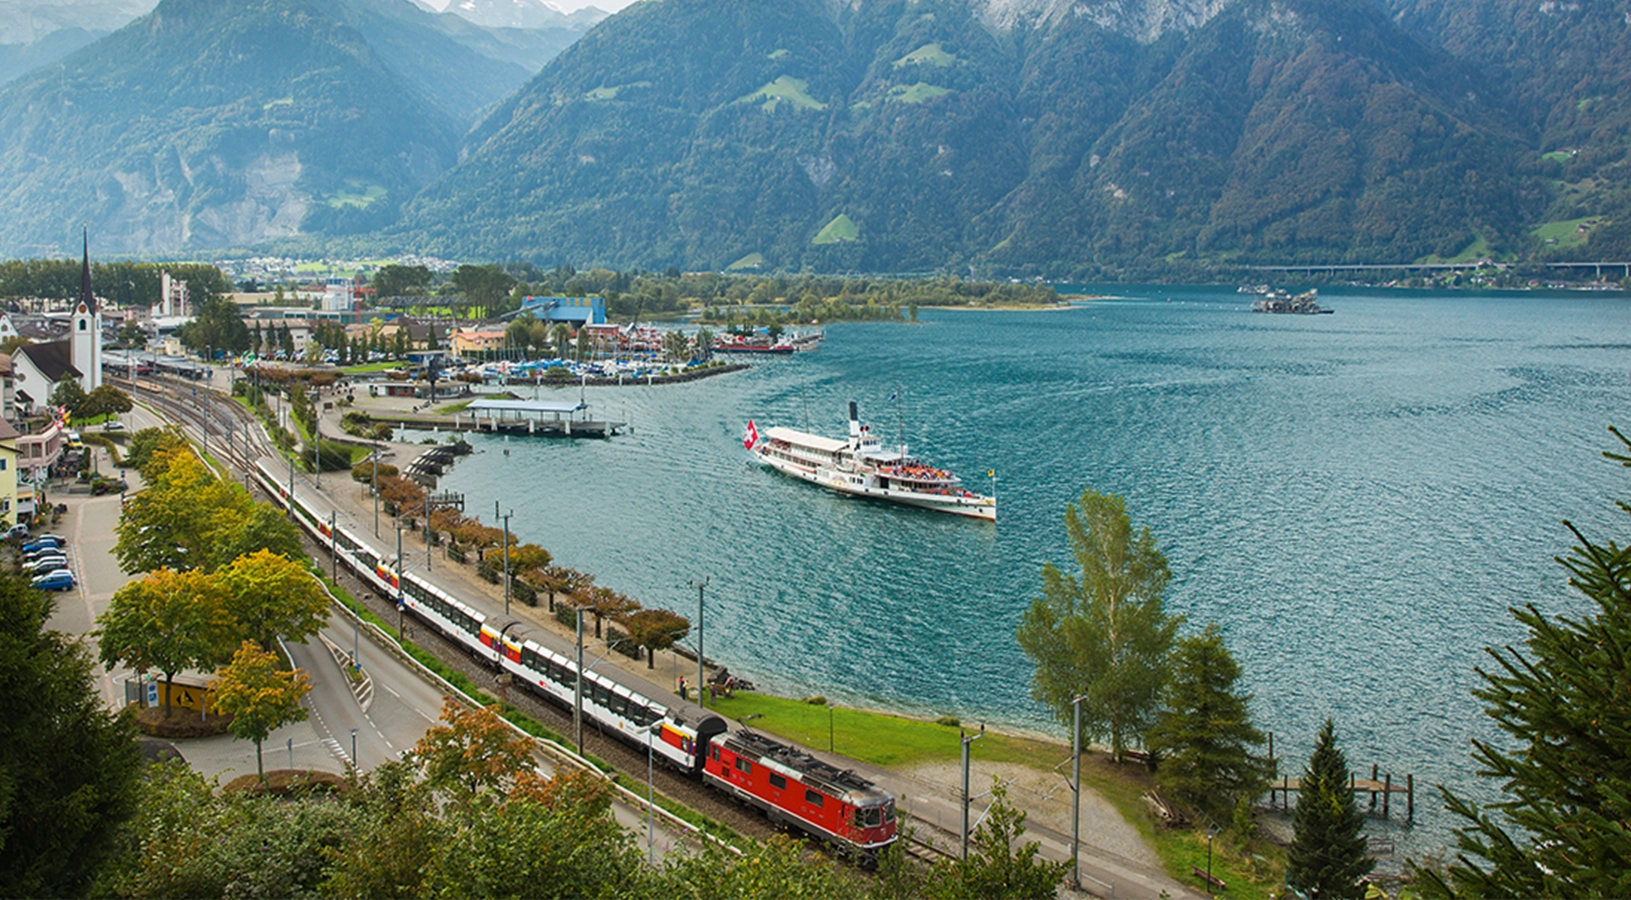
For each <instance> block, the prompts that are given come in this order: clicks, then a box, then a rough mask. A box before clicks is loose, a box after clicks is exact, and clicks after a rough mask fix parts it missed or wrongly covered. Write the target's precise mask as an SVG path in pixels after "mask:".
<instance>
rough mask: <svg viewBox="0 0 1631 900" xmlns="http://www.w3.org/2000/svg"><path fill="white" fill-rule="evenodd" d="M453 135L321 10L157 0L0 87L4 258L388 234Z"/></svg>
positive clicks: (452, 127) (444, 160)
mask: <svg viewBox="0 0 1631 900" xmlns="http://www.w3.org/2000/svg"><path fill="white" fill-rule="evenodd" d="M458 135H459V128H458V126H457V125H456V124H455V123H454V122H453V120H452V119H451V118H450V117H449V116H447V115H445V114H443V113H441V112H439V111H438V110H437V109H436V108H435V107H434V106H433V105H432V104H431V103H429V102H428V101H427V100H426V98H424V97H423V96H422V95H420V94H419V93H418V92H417V91H415V90H413V89H412V88H411V87H409V86H407V85H404V84H403V83H402V82H401V80H400V79H398V78H397V77H396V76H395V75H394V74H393V73H392V72H391V70H390V69H389V68H388V67H386V66H385V65H383V64H382V63H381V62H380V60H379V58H378V57H377V56H376V55H375V53H374V52H373V50H371V49H370V47H369V46H368V44H367V42H366V41H364V40H363V39H362V37H361V35H359V34H358V33H357V31H356V30H354V29H353V28H350V27H348V26H346V25H345V24H343V23H342V22H340V21H338V20H337V19H336V18H334V17H333V16H332V15H330V9H328V8H327V7H326V4H325V3H322V2H319V0H164V2H162V3H160V4H159V5H158V6H157V7H156V8H155V9H154V10H153V12H151V13H149V14H148V15H146V16H144V17H142V18H140V19H138V20H136V21H135V22H133V23H131V24H130V25H128V26H126V27H125V28H123V29H121V30H119V31H118V32H116V33H114V34H112V35H110V36H108V37H107V38H105V39H103V40H102V41H99V42H97V43H96V44H93V45H91V46H90V47H86V48H85V49H83V50H80V51H78V52H76V53H75V54H73V55H72V56H70V57H69V58H68V60H67V61H65V64H64V65H62V66H60V67H52V68H51V69H48V70H46V71H43V72H38V73H35V74H32V75H29V76H25V77H24V78H21V79H19V80H17V81H14V82H12V83H11V84H9V85H6V86H5V87H4V88H3V89H0V211H4V213H5V214H4V215H3V216H0V247H3V248H4V249H5V250H6V252H8V253H11V254H14V255H27V254H35V253H54V252H61V251H62V250H63V248H65V247H69V246H72V245H73V243H74V240H76V238H77V234H78V231H79V226H80V223H82V222H84V223H88V224H89V225H90V226H91V228H92V230H93V231H94V232H95V233H96V234H97V244H98V248H99V250H100V251H101V252H104V253H132V254H144V253H163V252H171V251H174V250H176V249H179V248H187V247H208V248H213V247H225V246H234V245H243V244H249V243H253V242H256V241H261V240H264V239H267V238H269V237H276V236H281V235H288V234H294V233H298V232H301V231H307V232H328V233H344V232H348V231H357V230H362V229H367V228H373V227H378V226H380V225H382V224H385V223H388V222H390V221H391V220H392V219H393V218H394V217H395V214H396V209H397V207H398V206H399V205H400V204H401V203H402V202H403V201H404V200H406V199H407V198H408V197H410V196H412V195H413V193H414V192H415V191H417V190H418V189H419V187H420V186H422V185H423V184H425V183H426V182H427V181H429V180H430V179H432V178H434V177H435V176H436V175H437V174H439V173H440V172H441V171H442V170H443V169H445V168H446V167H447V166H449V165H451V164H452V162H453V159H454V148H455V146H456V143H457V140H458Z"/></svg>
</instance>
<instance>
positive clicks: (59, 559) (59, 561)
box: [23, 556, 68, 575]
mask: <svg viewBox="0 0 1631 900" xmlns="http://www.w3.org/2000/svg"><path fill="white" fill-rule="evenodd" d="M67 566H68V557H66V556H46V557H43V558H41V559H37V560H35V561H33V562H31V563H25V564H24V565H23V571H24V572H27V573H28V574H30V575H40V574H43V573H45V572H49V571H51V570H52V569H62V568H66V567H67Z"/></svg>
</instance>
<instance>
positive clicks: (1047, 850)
mask: <svg viewBox="0 0 1631 900" xmlns="http://www.w3.org/2000/svg"><path fill="white" fill-rule="evenodd" d="M377 402H378V401H375V403H376V404H377ZM342 411H343V410H339V409H336V410H334V411H332V412H329V413H326V414H325V416H324V421H323V423H322V427H323V430H324V432H325V433H328V434H338V433H340V428H339V415H340V413H341V412H342ZM331 429H332V430H331ZM385 446H386V447H387V448H388V452H390V456H389V457H388V459H389V462H390V463H391V464H392V465H396V466H398V467H399V468H402V467H406V466H407V465H408V464H409V463H411V462H412V461H413V460H414V459H415V458H417V456H418V455H419V453H421V452H423V450H424V449H426V448H425V447H422V446H420V445H417V444H407V443H392V444H387V445H385ZM320 488H321V489H320V490H319V486H318V485H316V484H315V483H314V479H313V478H312V477H311V476H309V475H306V474H303V473H302V474H298V475H297V476H296V493H297V494H298V495H300V496H301V497H302V498H303V499H306V500H308V501H312V505H313V506H314V508H323V509H332V510H334V514H335V516H336V519H337V521H338V522H339V523H340V524H341V525H342V526H343V527H346V528H348V529H350V530H351V531H352V532H353V533H355V534H358V535H362V536H365V537H367V538H368V539H370V541H371V542H372V543H373V544H374V545H375V547H376V548H378V549H382V550H385V551H386V555H388V556H393V555H394V554H395V547H396V537H397V536H396V533H395V531H396V527H395V524H394V522H393V520H392V519H390V517H388V516H387V515H385V513H384V511H383V510H381V511H380V513H379V519H378V522H379V531H378V535H377V536H376V535H375V530H374V529H375V525H374V523H375V511H374V510H375V508H374V499H373V497H372V495H371V494H370V493H369V490H368V486H367V485H360V484H358V483H357V482H355V481H353V480H352V479H351V478H350V476H349V475H348V474H347V473H343V472H335V473H331V474H329V475H327V476H325V477H323V478H322V479H321V485H320ZM491 524H495V525H497V524H499V523H491ZM518 539H520V540H523V541H525V540H526V536H525V535H518ZM428 549H429V552H428V553H427V547H426V545H425V543H424V541H423V533H422V532H419V531H416V532H414V533H412V534H411V535H410V533H409V532H408V531H406V530H404V531H403V532H402V553H403V557H404V558H405V560H406V564H407V569H408V571H411V572H413V573H415V574H416V575H418V576H420V577H423V578H426V579H427V580H429V581H430V582H431V583H433V584H435V585H436V586H437V587H439V588H441V589H442V590H444V591H446V592H447V593H449V594H451V595H452V596H455V597H457V598H459V599H460V600H461V601H462V602H464V603H466V604H468V605H470V606H471V607H473V608H476V609H478V610H481V611H482V612H484V613H487V614H488V615H492V616H497V617H503V616H504V615H505V611H504V588H503V585H502V584H492V583H489V582H487V581H485V580H483V579H482V578H480V577H479V576H478V575H477V574H476V569H475V566H474V565H472V564H459V563H456V562H454V561H452V560H451V559H449V558H448V557H447V556H446V554H445V552H443V548H439V547H431V548H428ZM538 603H539V605H538V606H536V607H532V606H527V605H525V604H522V603H520V602H518V601H515V600H514V599H513V598H512V602H511V603H510V610H509V614H508V617H507V619H506V620H505V625H507V626H508V625H510V624H511V623H512V622H514V623H517V624H516V625H514V626H513V627H511V628H509V629H507V633H510V634H512V635H518V634H519V635H524V636H525V637H528V638H530V639H532V640H535V641H537V642H538V643H540V644H542V645H544V646H547V647H549V648H551V649H553V650H555V651H557V652H559V653H563V654H565V655H567V656H572V655H574V654H575V653H576V635H575V632H574V631H573V630H571V629H569V628H567V627H566V626H564V625H562V624H561V623H560V622H558V621H556V619H555V618H554V616H553V615H552V614H551V613H550V612H549V610H548V608H547V597H545V596H540V597H539V598H538ZM589 627H590V626H589V619H588V618H587V617H586V618H585V628H586V629H588V628H589ZM518 628H519V629H522V630H521V631H517V630H516V629H518ZM590 635H592V632H588V634H586V638H585V640H586V643H585V655H584V659H585V662H586V663H588V664H589V667H590V668H592V669H595V670H598V671H600V672H602V673H603V674H608V675H610V676H612V677H614V678H616V680H618V681H619V682H621V683H623V684H625V685H627V686H628V687H630V688H631V689H633V690H635V691H638V692H640V693H642V694H644V695H646V696H649V697H654V698H662V699H663V700H664V701H665V702H669V703H672V702H673V699H674V698H675V697H676V696H677V691H676V686H677V679H678V678H679V677H681V676H684V677H685V678H686V681H687V684H690V683H691V682H693V681H694V680H695V678H696V661H695V659H694V658H685V657H682V656H681V655H680V654H677V653H675V652H673V651H659V652H658V653H657V654H656V656H655V658H654V659H653V663H652V665H653V667H651V668H648V666H647V663H646V662H645V661H643V660H640V661H637V660H633V659H629V658H627V657H625V656H623V655H621V654H619V653H615V652H611V651H609V650H608V649H607V647H606V644H605V641H604V640H595V641H593V642H592V644H591V643H590V642H589V641H590ZM591 646H592V647H593V649H592V650H591V649H590V648H591ZM653 679H658V680H653ZM659 681H660V682H661V683H659ZM730 725H731V727H732V728H739V727H741V723H739V722H734V721H733V722H730ZM977 746H978V745H976V747H977ZM803 749H805V750H807V751H808V752H809V753H811V754H812V755H814V756H816V757H818V758H822V759H825V760H828V761H829V762H831V763H832V764H833V765H835V766H837V767H839V768H840V769H853V770H855V771H856V772H857V773H860V774H862V775H864V776H865V777H867V778H869V779H871V780H872V781H874V782H876V783H877V784H879V785H880V786H882V787H884V788H885V789H887V790H889V791H890V792H891V793H893V794H894V795H895V796H896V798H897V803H898V805H899V808H900V809H901V810H902V811H903V812H905V813H907V814H909V815H910V816H911V819H909V820H907V821H906V823H905V824H912V825H914V826H915V827H916V831H917V835H918V837H920V838H925V839H930V840H932V841H933V842H934V843H935V844H936V846H938V847H939V848H940V849H942V850H944V851H949V852H951V853H954V854H955V853H956V852H957V850H958V846H957V844H958V837H957V835H958V834H959V832H960V828H961V822H962V799H961V796H962V793H961V770H960V767H959V766H957V765H956V764H949V765H943V766H929V767H918V768H917V769H915V770H913V771H911V772H905V773H903V772H900V771H896V770H892V769H884V768H881V767H878V766H874V765H871V764H868V763H864V762H861V761H860V760H856V759H851V758H849V757H845V756H842V755H839V754H834V753H828V752H826V751H821V750H817V749H815V748H809V747H806V748H803ZM1066 755H1067V756H1068V751H1067V752H1066ZM993 776H995V777H997V778H998V779H999V780H1001V781H1003V782H1005V783H1007V784H1009V799H1010V802H1013V803H1015V804H1016V805H1017V806H1019V807H1020V808H1022V809H1024V810H1025V811H1026V813H1027V819H1028V820H1027V823H1026V839H1028V840H1035V841H1037V842H1038V844H1039V845H1040V850H1041V855H1042V856H1044V857H1046V858H1048V859H1052V860H1060V861H1068V860H1069V859H1070V808H1071V797H1072V795H1071V791H1070V788H1069V784H1068V776H1058V775H1053V774H1051V773H1046V772H1038V771H1037V770H1034V769H1028V768H1025V767H1020V766H1011V765H1010V766H999V765H993V764H988V763H983V762H981V761H979V759H978V753H977V752H976V753H975V755H974V761H973V762H972V764H971V774H970V779H969V784H970V786H971V791H972V792H973V793H975V794H976V795H983V794H986V793H988V789H989V787H990V785H991V782H992V779H993ZM986 802H987V798H985V797H983V796H976V798H975V799H974V800H973V801H971V804H970V812H969V821H970V823H971V830H972V828H973V825H974V823H978V822H979V821H980V818H981V816H983V814H984V812H985V809H986ZM1081 836H1082V842H1081V845H1080V850H1079V865H1080V871H1081V874H1082V890H1083V891H1084V892H1086V893H1088V894H1092V895H1095V896H1100V897H1118V898H1125V897H1152V898H1153V897H1175V898H1184V897H1188V898H1196V900H1198V898H1201V897H1203V896H1204V895H1203V894H1201V893H1199V892H1197V891H1195V890H1194V889H1192V888H1190V887H1188V886H1186V885H1184V884H1182V883H1180V882H1178V881H1176V880H1174V879H1173V878H1171V877H1169V876H1168V875H1166V874H1165V873H1164V872H1162V871H1161V864H1160V861H1159V859H1157V858H1156V856H1155V855H1154V853H1153V851H1151V850H1150V849H1149V848H1148V846H1147V845H1146V844H1145V843H1144V842H1143V840H1142V838H1141V837H1140V836H1139V835H1138V833H1137V831H1136V830H1135V829H1133V828H1132V826H1131V825H1129V824H1128V823H1127V822H1126V821H1125V820H1123V819H1122V818H1121V816H1120V814H1119V813H1118V812H1117V811H1116V810H1115V809H1114V807H1112V806H1111V805H1110V804H1109V803H1108V802H1107V801H1105V800H1103V799H1102V798H1100V797H1098V796H1097V795H1095V794H1093V793H1092V792H1091V791H1090V790H1084V791H1083V792H1082V815H1081ZM1067 877H1068V876H1067ZM1072 895H1075V894H1074V892H1071V891H1068V890H1067V891H1064V892H1062V894H1061V896H1072Z"/></svg>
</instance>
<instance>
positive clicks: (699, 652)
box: [690, 575, 712, 709]
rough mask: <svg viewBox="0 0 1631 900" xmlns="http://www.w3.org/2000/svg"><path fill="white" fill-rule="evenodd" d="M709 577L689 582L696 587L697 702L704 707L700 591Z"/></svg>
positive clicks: (706, 701)
mask: <svg viewBox="0 0 1631 900" xmlns="http://www.w3.org/2000/svg"><path fill="white" fill-rule="evenodd" d="M711 577H712V576H709V575H704V576H702V580H701V581H692V582H690V585H691V586H692V587H694V588H696V589H697V704H698V705H699V706H702V707H703V708H704V709H706V708H707V706H708V696H707V693H706V690H707V689H706V688H705V687H704V683H703V677H702V660H703V655H702V593H703V591H704V590H706V589H707V587H708V580H709V578H711Z"/></svg>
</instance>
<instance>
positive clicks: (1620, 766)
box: [1417, 429, 1631, 897]
mask: <svg viewBox="0 0 1631 900" xmlns="http://www.w3.org/2000/svg"><path fill="white" fill-rule="evenodd" d="M1610 431H1612V432H1613V434H1614V436H1615V437H1616V438H1618V439H1619V441H1620V442H1621V444H1622V445H1623V448H1622V449H1621V450H1620V451H1619V452H1609V453H1605V454H1604V456H1606V457H1608V458H1609V459H1611V460H1613V461H1615V462H1618V463H1619V464H1620V465H1622V466H1626V467H1628V468H1631V441H1628V440H1627V439H1626V437H1625V436H1624V435H1623V434H1621V433H1620V432H1619V430H1618V429H1610ZM1619 506H1620V508H1621V509H1622V510H1624V511H1626V512H1631V505H1628V504H1626V503H1623V502H1622V503H1620V504H1619ZM1564 525H1565V526H1566V527H1567V528H1568V529H1569V530H1570V532H1572V533H1573V534H1574V537H1575V540H1576V541H1578V543H1577V544H1576V545H1575V547H1574V549H1573V550H1572V551H1571V552H1570V554H1569V555H1568V556H1567V557H1566V558H1559V559H1558V562H1559V564H1561V565H1562V566H1563V567H1564V568H1565V569H1567V570H1568V572H1569V584H1570V586H1571V587H1573V588H1574V589H1575V590H1576V591H1578V592H1579V593H1580V594H1582V595H1584V597H1585V598H1586V599H1587V600H1588V601H1589V602H1590V604H1591V605H1592V606H1594V607H1595V612H1594V613H1593V614H1592V615H1590V616H1581V617H1578V618H1576V617H1572V616H1547V615H1544V614H1542V613H1541V612H1540V610H1538V609H1537V608H1536V607H1535V606H1534V604H1526V605H1525V606H1524V607H1523V608H1522V609H1514V610H1512V615H1513V617H1514V618H1516V619H1517V620H1518V621H1519V622H1520V623H1522V624H1523V625H1524V627H1525V628H1527V629H1528V630H1529V637H1528V640H1527V641H1526V644H1527V648H1526V649H1519V648H1515V647H1512V646H1507V647H1504V648H1499V649H1497V648H1490V649H1489V650H1488V653H1489V655H1490V658H1491V659H1493V660H1494V661H1495V665H1494V666H1493V667H1491V668H1489V669H1484V668H1480V669H1479V670H1478V675H1479V678H1480V679H1481V680H1482V681H1483V684H1482V686H1481V687H1479V688H1478V689H1477V690H1475V691H1474V692H1473V693H1474V695H1475V696H1477V697H1478V698H1479V699H1480V700H1483V701H1484V702H1485V703H1486V704H1487V707H1486V710H1487V712H1488V714H1489V715H1490V717H1491V718H1493V719H1494V720H1495V722H1496V724H1497V725H1499V726H1500V728H1501V730H1502V731H1504V732H1506V733H1507V734H1508V735H1510V736H1511V738H1512V741H1511V743H1510V744H1509V745H1507V746H1496V745H1494V744H1491V743H1489V742H1487V741H1481V740H1476V739H1475V740H1474V741H1473V758H1474V759H1475V760H1477V761H1478V764H1479V768H1480V774H1483V775H1487V776H1490V777H1493V778H1496V779H1499V780H1500V782H1501V786H1502V789H1503V791H1504V794H1505V796H1503V797H1502V798H1501V799H1500V800H1497V801H1495V802H1492V803H1487V804H1483V805H1481V806H1480V805H1478V804H1476V803H1474V802H1472V801H1469V800H1466V799H1464V798H1462V797H1459V796H1457V795H1455V794H1453V793H1451V792H1450V791H1449V790H1447V789H1441V790H1443V792H1444V799H1445V805H1446V807H1448V808H1449V810H1450V811H1451V812H1452V813H1454V814H1455V815H1457V816H1459V817H1461V818H1462V819H1464V820H1465V821H1466V822H1467V824H1466V825H1465V826H1463V827H1461V828H1459V829H1457V831H1456V847H1457V851H1458V852H1457V854H1456V857H1455V861H1454V862H1453V863H1452V864H1451V865H1450V866H1449V867H1448V869H1447V871H1445V872H1438V871H1435V870H1423V871H1418V872H1417V875H1418V882H1419V883H1420V884H1421V885H1422V886H1423V888H1424V890H1425V891H1426V892H1427V893H1428V894H1429V895H1432V896H1446V897H1447V896H1461V897H1628V896H1631V694H1628V691H1631V546H1620V545H1619V544H1617V543H1615V542H1614V541H1612V540H1610V541H1607V542H1605V543H1599V542H1596V541H1592V540H1590V539H1588V538H1587V537H1586V536H1585V535H1584V534H1582V533H1581V532H1580V530H1579V529H1577V528H1575V526H1574V525H1572V524H1570V523H1568V522H1565V523H1564Z"/></svg>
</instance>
